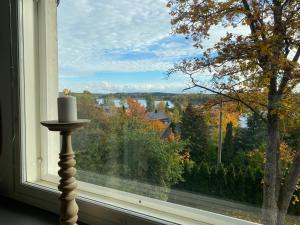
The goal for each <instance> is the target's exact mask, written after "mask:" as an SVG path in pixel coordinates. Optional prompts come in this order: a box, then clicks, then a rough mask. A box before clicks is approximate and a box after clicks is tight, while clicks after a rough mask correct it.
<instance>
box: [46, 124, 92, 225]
mask: <svg viewBox="0 0 300 225" xmlns="http://www.w3.org/2000/svg"><path fill="white" fill-rule="evenodd" d="M89 122H90V121H89V120H85V119H79V120H77V121H74V122H66V123H60V122H58V121H57V120H52V121H43V122H41V124H42V125H43V126H45V127H47V128H48V129H49V130H50V131H59V132H60V135H61V136H62V146H61V150H60V153H59V158H60V161H59V162H58V165H59V167H60V170H59V171H58V175H59V176H60V178H61V179H60V181H59V185H58V190H59V191H61V192H62V193H61V195H60V197H59V199H60V201H61V206H60V219H59V221H60V225H77V219H78V215H77V214H78V206H77V203H76V197H77V190H76V189H77V183H76V179H75V174H76V168H75V165H76V161H75V155H74V152H73V149H72V141H71V134H72V132H73V131H74V130H76V129H78V128H81V127H83V126H85V125H87V124H88V123H89Z"/></svg>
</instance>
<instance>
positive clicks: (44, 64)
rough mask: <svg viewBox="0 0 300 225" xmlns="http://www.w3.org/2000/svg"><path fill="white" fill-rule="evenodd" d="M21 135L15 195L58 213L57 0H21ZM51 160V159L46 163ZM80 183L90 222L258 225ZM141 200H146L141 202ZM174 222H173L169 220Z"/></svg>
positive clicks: (82, 206) (84, 210)
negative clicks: (48, 123) (53, 128)
mask: <svg viewBox="0 0 300 225" xmlns="http://www.w3.org/2000/svg"><path fill="white" fill-rule="evenodd" d="M18 4H19V24H20V30H19V32H20V35H19V47H20V48H19V52H20V54H19V55H20V58H19V60H20V65H19V67H20V84H21V85H20V108H21V109H20V111H21V113H20V116H21V139H20V142H19V148H18V150H19V151H18V152H17V154H16V161H17V162H18V165H19V166H20V168H19V169H18V170H16V176H15V191H14V195H13V196H14V197H15V198H18V199H19V200H22V201H24V202H27V203H29V204H32V205H35V206H38V207H41V208H44V209H47V210H49V211H52V212H55V213H58V209H59V204H60V203H59V201H58V200H57V198H58V196H59V192H58V191H57V188H56V185H57V183H58V179H59V178H58V176H56V175H53V174H55V172H56V171H57V168H58V167H57V161H58V153H59V137H58V134H54V133H53V132H48V131H47V129H46V128H43V127H42V126H41V125H40V121H41V120H49V119H56V118H57V113H56V112H57V108H56V98H57V95H58V62H57V31H56V13H57V12H56V0H18ZM48 162H49V163H48ZM78 183H79V188H80V189H79V197H78V200H77V202H78V205H79V208H80V211H79V217H80V220H81V221H83V222H87V223H89V224H99V221H101V222H103V223H105V224H116V223H120V221H126V222H127V224H132V225H135V224H145V225H148V224H149V225H150V224H174V223H177V224H215V225H219V224H220V225H233V224H240V225H250V224H255V223H251V222H248V221H243V220H239V219H236V218H232V217H227V216H223V215H219V214H215V213H211V212H206V211H203V210H199V209H194V208H190V207H186V206H181V205H176V204H172V203H168V202H163V201H159V200H156V199H151V198H147V197H144V196H139V195H134V194H130V193H125V192H121V191H118V190H113V189H109V188H105V187H99V186H96V185H93V184H88V183H84V182H78ZM139 200H142V201H141V202H142V203H140V202H139ZM169 221H171V222H169Z"/></svg>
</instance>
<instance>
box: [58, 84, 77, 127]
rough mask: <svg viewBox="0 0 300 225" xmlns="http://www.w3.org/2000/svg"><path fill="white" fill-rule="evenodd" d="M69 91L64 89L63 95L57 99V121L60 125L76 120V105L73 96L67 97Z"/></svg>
mask: <svg viewBox="0 0 300 225" xmlns="http://www.w3.org/2000/svg"><path fill="white" fill-rule="evenodd" d="M69 94H70V91H69V90H67V89H65V90H64V95H63V96H61V97H58V98H57V108H58V121H59V122H60V123H65V122H72V121H76V120H77V103H76V98H75V97H74V96H71V95H69Z"/></svg>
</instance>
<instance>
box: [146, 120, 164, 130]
mask: <svg viewBox="0 0 300 225" xmlns="http://www.w3.org/2000/svg"><path fill="white" fill-rule="evenodd" d="M148 127H149V128H150V129H153V130H159V131H161V132H162V131H164V129H166V127H167V126H166V125H165V124H164V123H163V122H161V121H159V120H154V121H149V122H148Z"/></svg>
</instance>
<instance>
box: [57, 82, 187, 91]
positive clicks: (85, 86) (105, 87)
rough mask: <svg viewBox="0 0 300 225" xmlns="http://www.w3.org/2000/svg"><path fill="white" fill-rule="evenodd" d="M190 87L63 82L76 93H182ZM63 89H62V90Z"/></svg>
mask: <svg viewBox="0 0 300 225" xmlns="http://www.w3.org/2000/svg"><path fill="white" fill-rule="evenodd" d="M187 86H188V85H187V84H185V83H180V82H157V83H126V84H115V83H112V82H110V81H99V82H83V83H80V84H79V83H74V82H72V81H65V82H63V87H64V88H69V89H71V90H72V91H74V92H82V91H84V90H89V91H91V92H93V93H116V92H131V93H132V92H169V93H178V92H182V91H183V89H184V88H186V87H187ZM60 89H62V88H60Z"/></svg>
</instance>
